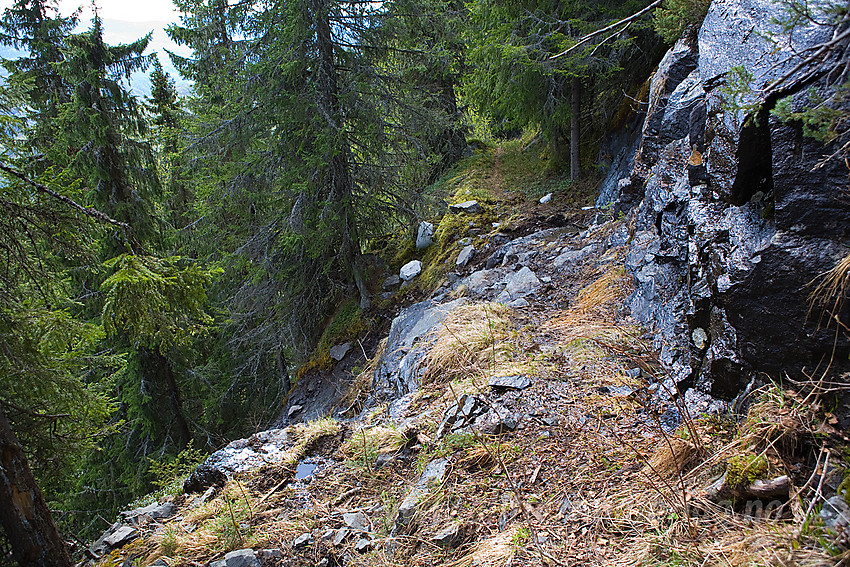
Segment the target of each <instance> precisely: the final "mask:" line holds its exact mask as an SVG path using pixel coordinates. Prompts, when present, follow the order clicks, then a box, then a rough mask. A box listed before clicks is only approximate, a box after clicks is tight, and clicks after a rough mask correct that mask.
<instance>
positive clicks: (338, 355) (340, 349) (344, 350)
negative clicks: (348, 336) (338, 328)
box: [331, 343, 351, 362]
mask: <svg viewBox="0 0 850 567" xmlns="http://www.w3.org/2000/svg"><path fill="white" fill-rule="evenodd" d="M350 350H351V343H342V344H341V345H336V346H332V347H331V358H332V359H334V360H336V361H337V362H339V361H340V360H342V359H343V358H345V355H346V354H348V351H350Z"/></svg>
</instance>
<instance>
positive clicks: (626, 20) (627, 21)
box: [548, 0, 662, 61]
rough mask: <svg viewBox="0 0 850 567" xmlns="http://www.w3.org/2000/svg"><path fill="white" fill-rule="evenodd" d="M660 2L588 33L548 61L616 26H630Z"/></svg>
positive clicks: (656, 1)
mask: <svg viewBox="0 0 850 567" xmlns="http://www.w3.org/2000/svg"><path fill="white" fill-rule="evenodd" d="M661 1H662V0H655V2H653V3H652V4H650V5H649V6H647V7H646V8H644V9H643V10H641V11H640V12H636V13H634V14H632V15H631V16H629V17H628V18H623V19H622V20H620V21H619V22H614V23H613V24H611V25H610V26H605V27H604V28H602V29H599V30H596V31H595V32H593V33H589V34H587V35H586V36H584V37H583V38H581V39H580V40H578V42H577V43H576V44H575V45H573V46H571V47H568V48H567V49H565V50H564V51H562V52H560V53H558V54H557V55H553V56H552V57H550V58H549V59H548V61H551V60H553V59H557V58H558V57H562V56H564V55H567V54H568V53H570V52H571V51H573V50H574V49H577V48H578V47H579V46H581V45H584V44H585V43H587V42H588V41H590V40H591V39H593V38H594V37H596V36H598V35H602V34H604V33H607V32H609V31H611V30H612V29H614V28H616V27H617V26H621V25H623V24H630V23H632V22H633V21H635V20H637V19H638V18H640V17H641V16H643V15H644V14H646V13H647V12H649V11H650V10H652V9H653V8H657V7H658V6H660V5H661Z"/></svg>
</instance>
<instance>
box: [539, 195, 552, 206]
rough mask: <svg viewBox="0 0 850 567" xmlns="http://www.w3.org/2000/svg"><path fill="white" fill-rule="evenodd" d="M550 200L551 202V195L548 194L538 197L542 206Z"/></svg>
mask: <svg viewBox="0 0 850 567" xmlns="http://www.w3.org/2000/svg"><path fill="white" fill-rule="evenodd" d="M551 200H552V193H548V194H546V195H544V196H543V197H540V204H541V205H544V204H546V203H548V202H549V201H551Z"/></svg>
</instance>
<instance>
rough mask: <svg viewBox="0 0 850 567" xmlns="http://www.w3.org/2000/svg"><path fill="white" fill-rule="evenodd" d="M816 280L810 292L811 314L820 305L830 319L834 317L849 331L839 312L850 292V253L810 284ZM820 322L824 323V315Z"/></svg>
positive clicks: (839, 324) (840, 325) (812, 283)
mask: <svg viewBox="0 0 850 567" xmlns="http://www.w3.org/2000/svg"><path fill="white" fill-rule="evenodd" d="M818 280H820V281H818ZM815 282H818V283H817V285H816V286H815V288H814V290H812V292H811V293H810V294H809V314H810V315H811V312H812V309H814V307H815V306H816V305H820V306H821V307H822V308H823V310H824V311H825V313H826V314H827V315H826V316H827V318H828V319H834V320H835V321H836V322H837V323H838V326H839V327H843V328H844V330H845V331H847V330H848V327H847V325H846V323H845V322H842V321H840V320H839V319H838V314H839V313H841V310H842V308H843V307H844V300H845V299H846V298H847V296H848V294H850V254H847V255H846V256H845V257H844V258H842V259H841V260H839V261H838V262H837V263H836V264H835V266H833V268H832V269H831V270H829V271H827V272H825V273H824V274H822V275H821V276H820V277H819V278H815V279H814V280H812V282H811V283H810V284H809V285H814V284H815ZM818 322H819V324H822V323H823V316H821V319H820V320H819V321H818ZM827 324H828V323H827Z"/></svg>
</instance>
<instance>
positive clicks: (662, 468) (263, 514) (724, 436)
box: [97, 147, 850, 567]
mask: <svg viewBox="0 0 850 567" xmlns="http://www.w3.org/2000/svg"><path fill="white" fill-rule="evenodd" d="M522 153H523V152H522V151H521V148H519V147H513V148H509V151H505V150H504V149H497V150H488V151H485V152H484V153H483V155H480V156H478V157H476V158H475V159H474V160H472V161H471V162H469V165H468V166H467V168H466V169H465V170H460V171H459V172H458V173H457V174H456V175H455V176H454V178H453V179H454V181H453V183H454V185H453V186H452V188H453V190H454V192H455V197H456V198H462V197H469V198H476V199H479V200H480V201H482V203H484V204H485V205H486V213H487V215H484V216H482V219H481V221H480V222H479V223H478V224H477V225H476V226H475V227H470V229H474V230H470V231H466V227H463V228H464V230H463V231H461V234H458V233H455V234H454V240H455V241H459V240H460V239H461V237H462V236H464V233H466V232H468V233H469V234H470V235H471V236H472V237H473V238H474V239H475V241H476V244H477V243H479V242H480V243H481V248H482V249H486V242H487V239H488V238H489V236H490V235H491V234H492V233H494V232H497V231H502V232H504V231H505V230H508V229H509V230H510V231H511V235H512V236H511V237H512V238H513V237H516V236H522V235H529V234H535V233H536V232H537V231H539V230H542V229H546V228H549V229H552V228H553V227H554V228H558V230H556V231H552V230H550V231H548V232H544V233H541V236H540V238H537V239H533V240H532V241H531V244H530V246H531V247H533V248H534V249H535V251H536V255H535V256H534V260H531V261H529V265H530V266H531V267H532V268H533V269H534V270H535V273H536V274H537V275H538V277H540V278H541V280H542V281H543V282H544V284H543V289H542V291H541V292H538V294H537V295H536V298H535V299H534V300H533V301H531V302H529V305H527V306H523V307H517V308H508V307H505V306H503V305H501V304H498V303H494V302H491V301H485V300H478V299H476V298H475V297H473V296H470V301H469V302H468V303H466V304H465V305H464V306H463V307H461V308H459V309H457V310H456V311H454V312H452V313H451V314H450V315H449V316H448V317H447V318H446V320H445V321H444V322H443V324H442V325H441V326H440V327H439V328H438V329H437V330H436V331H435V334H434V336H433V340H434V343H433V345H432V346H431V347H430V352H429V354H428V358H427V365H428V369H429V370H428V372H427V373H426V375H425V378H424V379H423V384H422V386H421V387H420V388H419V389H418V390H417V391H416V392H415V393H413V394H412V395H410V396H407V397H406V398H405V399H404V400H403V403H400V404H399V403H396V404H392V405H390V404H383V405H377V406H375V407H372V408H371V409H370V410H369V411H367V412H365V413H364V414H363V415H362V416H361V418H360V419H354V420H352V419H348V420H337V419H334V418H331V417H325V418H322V419H316V420H313V421H307V422H304V423H298V424H294V425H290V426H289V428H288V433H289V437H290V439H291V444H290V446H289V448H288V452H287V455H286V457H285V458H284V459H281V460H280V461H279V462H278V463H277V464H275V465H273V466H267V467H264V468H260V469H257V470H253V471H250V472H246V473H242V474H239V475H233V476H232V477H231V478H230V479H229V480H228V481H227V483H226V485H224V486H223V487H222V488H220V489H219V490H217V491H214V492H211V493H209V494H207V495H206V497H199V496H192V495H184V494H179V493H178V494H174V495H171V496H167V497H166V498H168V499H170V500H171V501H172V502H173V503H174V504H176V505H177V513H176V515H174V516H172V517H171V518H169V519H167V520H160V521H150V522H142V523H141V525H140V526H139V529H140V532H141V533H142V536H143V537H141V538H140V539H137V540H135V541H134V542H133V543H130V544H129V545H127V546H124V547H123V548H121V549H117V550H115V551H113V552H112V553H111V554H109V555H107V556H106V557H104V558H103V559H102V560H101V561H100V562H98V563H97V565H101V566H106V565H122V564H125V563H124V562H125V561H127V560H132V562H131V563H126V564H128V565H129V564H132V565H140V566H147V565H153V564H156V565H172V566H174V565H207V564H209V563H210V562H215V561H225V564H226V565H228V566H230V565H231V563H232V561H234V559H233V557H234V556H232V555H231V556H230V559H227V560H225V557H226V554H227V553H228V552H232V551H233V550H239V549H248V548H250V549H252V550H254V551H253V555H252V556H253V557H257V558H258V559H257V561H259V562H261V563H262V565H275V566H293V567H294V566H315V565H329V566H332V565H375V566H385V565H386V566H389V565H399V566H400V565H423V566H424V565H446V566H457V567H470V566H479V567H489V566H492V567H496V566H498V567H507V566H516V567H519V566H526V565H529V566H530V565H570V566H572V565H594V566H597V565H598V566H608V565H610V566H614V565H646V566H652V565H669V566H673V565H700V566H703V565H726V566H738V565H742V566H743V565H838V564H840V563H841V562H844V563H845V564H846V563H847V562H848V561H850V555H848V551H847V549H848V547H847V545H848V541H847V536H848V532H847V530H846V528H845V529H844V530H843V531H842V530H841V529H840V528H839V529H838V530H837V531H836V530H835V529H832V530H830V529H827V528H826V527H825V526H824V525H823V521H822V520H820V519H819V518H820V516H818V511H819V510H820V509H821V507H822V506H823V501H824V499H825V498H824V497H825V496H826V495H828V493H829V490H830V488H829V487H832V493H833V494H834V493H835V492H836V491H839V490H840V486H839V485H840V484H841V483H842V482H843V478H842V474H843V471H841V469H838V468H836V467H835V464H836V463H840V462H841V460H842V459H846V458H847V457H846V455H847V453H846V452H843V451H846V449H845V448H846V444H847V438H846V436H845V434H844V433H843V432H841V431H838V430H836V429H835V428H834V427H833V424H834V423H835V421H834V417H833V416H832V414H830V413H829V411H827V408H826V406H825V403H824V402H825V399H826V398H825V396H824V395H823V391H822V390H818V388H817V384H810V385H808V386H806V385H803V387H801V388H798V389H796V391H791V390H788V389H785V388H783V387H782V386H779V385H771V386H768V387H765V388H763V389H760V390H758V391H755V392H752V393H751V394H750V396H749V400H750V402H751V403H749V409H748V412H747V413H746V414H745V415H734V414H732V413H729V412H727V413H720V414H718V413H711V412H706V413H699V412H693V410H692V409H689V408H686V407H684V406H683V405H682V403H681V402H680V399H681V396H680V395H679V393H677V392H667V393H666V394H667V395H665V393H664V392H662V391H659V390H662V389H663V388H664V386H663V385H660V384H663V382H664V380H663V376H662V373H663V370H662V369H661V368H660V367H659V365H658V362H657V353H655V352H654V351H653V349H652V345H651V344H650V335H648V334H646V330H645V329H642V328H641V327H640V326H639V325H637V324H636V323H635V322H634V321H633V320H631V319H630V317H629V316H628V315H627V314H626V313H624V311H623V307H622V306H623V302H624V299H625V298H626V296H627V295H628V294H629V293H630V292H631V291H632V287H631V281H632V279H631V276H630V275H628V274H627V273H626V272H625V271H624V269H623V262H622V258H623V254H624V253H625V250H624V248H623V247H611V246H605V245H603V244H604V243H605V242H606V239H607V238H608V237H609V236H610V235H611V234H612V233H613V232H614V231H615V230H617V229H619V228H620V226H621V223H622V222H623V221H621V220H616V219H608V220H607V221H605V222H597V223H596V224H594V225H592V226H591V225H590V223H591V221H592V219H593V216H594V215H596V214H597V212H598V211H588V210H583V209H582V207H583V206H586V205H588V204H589V199H590V195H591V194H592V191H584V192H581V191H575V190H573V191H570V190H569V188H568V187H567V186H566V185H564V184H563V183H562V182H561V181H559V180H558V179H549V180H546V179H544V180H543V181H541V180H540V179H539V176H538V177H535V176H533V175H531V174H529V173H528V172H529V171H533V170H530V169H529V168H528V167H527V164H523V163H520V162H521V160H523V159H525V158H523V157H522ZM517 188H521V190H518V189H517ZM573 189H575V188H573ZM550 192H552V193H554V195H553V198H552V200H551V201H550V202H547V203H544V204H541V203H540V202H539V200H540V197H542V196H543V195H546V194H547V193H550ZM493 223H498V225H497V226H494V225H493ZM588 227H590V228H588ZM444 228H445V227H444ZM446 233H447V231H446V230H443V231H442V232H441V231H440V229H439V228H438V235H443V236H445V234H446ZM588 246H593V247H594V248H593V249H592V250H593V253H592V254H586V255H585V256H584V257H582V258H580V259H579V260H577V261H575V262H573V263H571V264H570V266H569V268H568V269H561V268H560V267H558V266H555V265H554V263H553V261H552V258H553V257H555V256H557V255H558V253H559V251H562V250H564V249H565V248H567V249H570V250H584V249H587V247H588ZM459 249H460V245H458V244H456V243H455V242H454V241H453V242H452V243H451V244H450V246H448V247H443V248H442V249H441V250H439V251H436V252H433V253H431V254H432V256H431V257H430V259H432V260H433V261H437V262H443V263H445V262H448V264H449V265H452V266H453V262H454V258H455V257H456V256H457V252H458V251H459ZM485 261H486V254H484V255H478V256H476V260H475V261H473V262H472V263H471V264H470V265H469V266H468V267H467V268H466V271H467V273H471V272H473V271H474V270H477V269H480V268H481V267H482V266H483V264H484V262H485ZM424 273H425V272H423V274H424ZM441 281H442V280H441V278H440V276H433V277H432V279H431V283H432V285H431V288H430V289H423V288H418V287H414V288H413V290H411V289H410V288H407V289H406V290H401V292H399V296H400V297H402V298H403V300H401V299H400V300H393V301H389V302H386V304H385V305H384V308H385V309H389V308H390V306H394V307H397V306H398V301H403V302H404V303H412V302H413V301H416V300H421V299H423V298H425V297H427V295H428V294H430V293H432V292H434V290H435V289H437V290H438V291H439V289H440V285H441ZM457 295H460V294H457ZM373 371H374V359H373V360H372V361H371V365H368V364H367V366H366V368H365V369H363V371H362V372H361V374H360V377H361V379H359V380H358V379H356V378H355V379H354V380H353V385H352V387H353V388H357V391H355V392H354V394H353V396H354V397H355V398H356V397H357V396H365V395H367V394H368V387H369V384H370V383H371V382H370V381H369V380H365V381H364V379H363V378H362V377H363V376H367V377H368V376H369V375H370V374H369V373H370V372H373ZM505 376H521V377H528V378H529V380H528V384H525V383H521V384H517V385H516V387H514V386H511V387H498V386H492V385H490V382H491V380H492V379H494V378H497V377H505ZM349 399H351V396H349ZM470 400H473V401H475V403H476V404H479V406H480V407H479V409H478V410H477V411H493V412H494V413H495V415H496V416H497V420H496V422H497V425H498V426H499V427H497V430H498V429H500V430H501V432H500V434H497V435H488V434H485V433H484V432H483V430H482V429H481V428H477V427H476V426H466V427H457V430H456V431H454V432H449V433H446V432H445V431H440V426H441V424H444V422H445V420H446V417H447V416H455V417H457V421H456V423H457V424H461V422H463V421H464V419H465V418H467V417H469V415H461V414H458V413H457V412H458V408H459V407H461V408H462V407H464V405H465V403H472V402H471V401H470ZM473 405H474V404H473ZM482 408H483V409H482ZM507 417H512V418H515V421H516V423H515V424H509V423H508V421H509V420H508V419H506V418H507ZM449 425H451V424H450V423H449ZM510 425H515V427H511V426H510ZM444 428H445V425H444ZM830 462H831V463H832V465H830ZM302 477H303V478H302ZM783 477H785V478H786V481H783V480H781V479H782V478H783ZM771 482H773V483H774V485H776V484H780V485H782V486H780V488H779V489H778V490H775V491H774V492H775V493H769V491H768V492H764V493H758V492H757V491H756V489H755V488H753V487H756V486H762V485H765V484H767V485H770V483H771ZM759 483H761V484H759ZM783 483H784V484H783ZM845 484H846V483H845ZM813 495H814V496H813ZM810 501H812V502H815V504H813V505H811V506H809V505H808V504H807V503H808V502H810ZM845 525H846V524H845ZM263 550H264V551H263ZM157 561H159V563H156V562H157ZM233 564H234V565H235V564H236V563H233ZM239 564H240V565H242V564H243V563H239ZM252 564H254V563H244V565H252Z"/></svg>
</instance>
